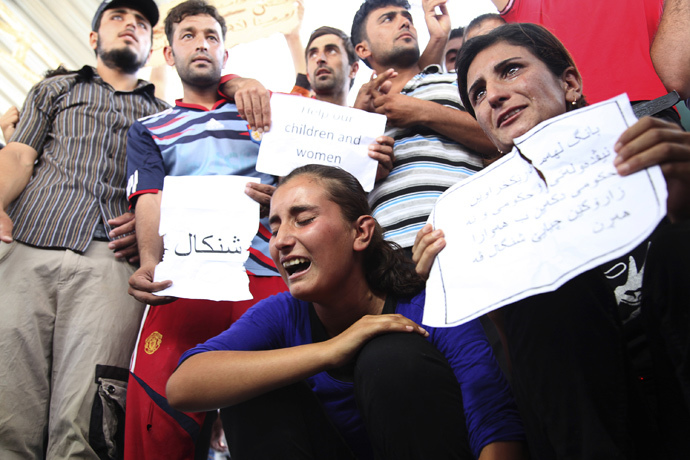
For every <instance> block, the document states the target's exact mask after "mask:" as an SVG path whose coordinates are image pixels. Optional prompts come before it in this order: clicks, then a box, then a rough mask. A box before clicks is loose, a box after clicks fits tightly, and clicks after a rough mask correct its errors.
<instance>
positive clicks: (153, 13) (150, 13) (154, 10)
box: [91, 0, 160, 32]
mask: <svg viewBox="0 0 690 460" xmlns="http://www.w3.org/2000/svg"><path fill="white" fill-rule="evenodd" d="M121 6H126V7H128V8H132V9H133V10H137V11H138V12H140V13H141V14H143V15H144V17H145V18H146V19H148V21H149V22H150V23H151V27H153V26H155V25H156V23H157V22H158V18H159V17H160V15H159V13H158V6H157V5H156V2H155V1H154V0H103V2H101V5H100V6H99V7H98V9H97V10H96V14H94V15H93V21H91V30H93V31H94V32H98V31H97V30H96V23H97V22H98V20H99V19H100V17H101V16H102V15H103V12H104V11H105V10H110V9H112V8H118V7H121Z"/></svg>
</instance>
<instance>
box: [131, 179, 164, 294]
mask: <svg viewBox="0 0 690 460" xmlns="http://www.w3.org/2000/svg"><path fill="white" fill-rule="evenodd" d="M161 195H162V192H159V193H146V194H144V195H141V196H139V198H138V199H137V206H136V211H135V216H136V233H137V245H138V246H139V258H140V260H141V267H140V268H139V269H138V270H137V271H136V272H134V274H132V276H131V277H130V278H129V294H130V295H131V296H133V297H134V298H135V299H137V300H138V301H140V302H142V303H146V304H149V305H161V304H164V303H170V302H172V301H173V300H175V298H174V297H161V296H156V295H153V293H154V292H157V291H161V290H163V289H165V288H167V287H169V286H170V285H171V284H172V282H171V281H161V282H158V283H154V282H153V273H154V271H155V269H156V265H158V262H160V261H161V259H162V257H163V238H162V237H161V236H159V235H158V225H159V223H160V217H161Z"/></svg>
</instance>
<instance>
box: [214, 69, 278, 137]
mask: <svg viewBox="0 0 690 460" xmlns="http://www.w3.org/2000/svg"><path fill="white" fill-rule="evenodd" d="M220 92H221V93H222V94H223V95H224V96H225V97H227V98H228V99H233V100H234V101H235V105H237V112H238V113H239V114H240V116H241V117H242V118H243V119H245V120H247V124H249V127H250V128H251V129H253V130H256V131H259V132H261V133H263V132H264V131H268V130H269V129H271V103H270V102H271V92H270V91H269V90H267V89H266V88H265V87H264V85H262V84H261V82H259V81H258V80H254V79H253V78H244V77H235V78H232V79H231V80H228V81H226V82H224V83H222V84H221V85H220Z"/></svg>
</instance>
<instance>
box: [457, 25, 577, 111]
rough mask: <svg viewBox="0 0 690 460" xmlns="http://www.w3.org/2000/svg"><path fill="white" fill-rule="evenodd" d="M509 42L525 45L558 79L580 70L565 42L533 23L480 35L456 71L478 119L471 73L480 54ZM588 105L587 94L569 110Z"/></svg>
mask: <svg viewBox="0 0 690 460" xmlns="http://www.w3.org/2000/svg"><path fill="white" fill-rule="evenodd" d="M500 42H506V43H508V44H510V45H514V46H521V47H523V48H526V49H528V50H529V51H530V53H532V54H533V55H534V56H535V57H537V58H538V59H539V60H540V61H542V62H543V63H544V64H545V65H546V67H548V69H549V70H550V71H551V73H552V74H554V75H555V76H556V77H561V76H562V75H563V72H565V69H567V68H568V67H573V68H575V69H577V66H576V65H575V61H573V58H572V56H570V53H568V50H567V49H565V46H563V43H561V42H560V41H559V40H558V39H557V38H556V37H555V36H554V35H553V34H552V33H551V32H549V31H548V30H546V28H544V27H542V26H540V25H537V24H529V23H513V24H505V25H502V26H500V27H497V28H495V29H494V30H492V31H491V32H489V33H488V34H486V35H480V36H478V37H474V38H472V39H470V40H468V41H467V42H466V43H465V44H464V45H462V48H461V49H460V53H459V54H458V57H457V59H456V61H455V70H456V72H457V75H458V90H459V91H460V99H462V103H463V104H464V106H465V109H467V111H468V112H469V113H470V115H472V116H473V117H475V118H476V117H477V116H476V115H475V113H474V109H473V108H472V104H471V103H470V98H469V95H468V94H467V71H468V70H469V68H470V65H471V64H472V61H474V58H475V57H477V54H479V53H480V52H482V51H484V50H485V49H487V48H489V47H491V46H493V45H495V44H496V43H500ZM586 105H587V102H586V101H585V97H584V95H583V96H582V97H581V98H580V99H579V100H578V101H577V103H576V104H575V105H571V104H568V105H567V108H566V110H572V109H578V108H580V107H584V106H586Z"/></svg>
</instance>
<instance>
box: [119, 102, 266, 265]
mask: <svg viewBox="0 0 690 460" xmlns="http://www.w3.org/2000/svg"><path fill="white" fill-rule="evenodd" d="M254 136H256V134H255V133H254V132H250V131H249V128H248V127H247V122H246V121H244V120H243V119H242V118H241V117H240V115H239V114H238V113H237V106H235V104H231V103H229V102H226V101H223V100H221V101H218V103H217V104H216V105H215V106H214V107H213V109H212V110H207V109H206V108H204V107H203V106H199V105H192V104H184V103H182V102H181V101H177V106H176V107H174V108H171V109H168V110H165V111H163V112H160V113H157V114H155V115H151V116H149V117H146V118H142V119H140V120H139V121H137V122H136V123H134V125H132V127H131V128H130V130H129V133H128V135H127V177H128V178H129V179H128V182H127V197H128V199H129V201H130V203H131V204H132V206H135V205H136V199H137V197H138V196H139V195H141V194H143V193H157V192H158V191H159V190H162V189H163V180H164V179H165V176H204V175H237V176H250V177H258V178H260V179H261V182H262V183H264V184H270V185H275V183H276V181H275V178H274V177H273V176H270V175H268V174H263V173H259V172H257V171H256V159H257V156H258V154H259V143H260V141H259V140H257V139H255V138H254ZM270 239H271V231H270V226H269V224H268V218H267V217H265V218H263V219H261V222H260V224H259V229H258V231H257V234H256V236H255V237H254V239H253V240H252V244H251V246H250V248H249V258H248V259H247V262H246V263H245V268H246V269H247V271H248V272H249V273H252V274H254V275H258V276H280V274H279V273H278V270H277V269H276V267H275V264H274V263H273V260H272V259H271V255H270V253H269V249H268V242H269V240H270Z"/></svg>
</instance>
